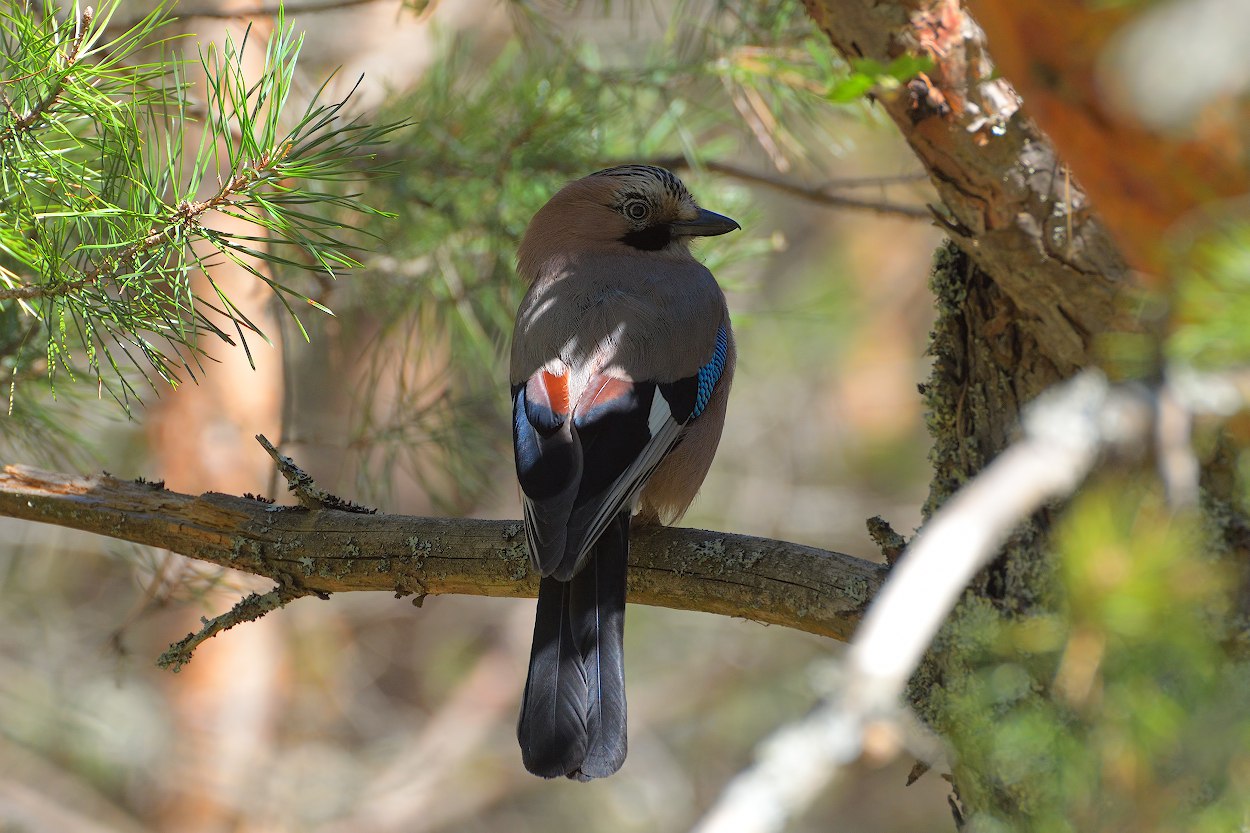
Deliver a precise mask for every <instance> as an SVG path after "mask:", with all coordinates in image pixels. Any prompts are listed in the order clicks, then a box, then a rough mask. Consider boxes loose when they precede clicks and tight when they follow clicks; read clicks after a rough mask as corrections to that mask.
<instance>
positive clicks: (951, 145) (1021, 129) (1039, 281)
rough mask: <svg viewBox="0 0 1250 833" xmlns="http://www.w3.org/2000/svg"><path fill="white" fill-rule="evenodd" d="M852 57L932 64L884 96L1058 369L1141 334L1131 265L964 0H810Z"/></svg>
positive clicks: (817, 17) (953, 220) (962, 228)
mask: <svg viewBox="0 0 1250 833" xmlns="http://www.w3.org/2000/svg"><path fill="white" fill-rule="evenodd" d="M804 2H805V5H806V6H807V10H808V12H809V13H810V14H811V16H812V19H813V20H814V21H815V22H816V24H817V26H819V27H820V29H821V30H822V31H823V32H824V33H825V34H826V35H827V36H828V37H829V40H830V42H831V43H832V44H833V46H834V47H835V48H836V49H838V51H839V52H841V53H842V54H843V55H844V56H846V58H847V59H849V60H855V59H869V60H873V61H877V62H880V63H882V64H888V63H889V62H890V61H892V60H894V59H895V58H897V57H899V56H900V55H902V54H904V53H910V54H913V55H924V56H927V57H929V58H930V59H931V60H932V61H933V69H932V70H931V71H930V72H928V73H924V74H922V75H920V76H918V77H917V78H915V79H913V80H912V81H911V82H910V83H909V84H907V85H906V86H905V87H903V88H902V89H900V90H899V91H897V92H885V91H883V92H880V93H878V95H877V101H878V103H879V104H880V105H881V107H882V108H883V109H884V110H885V112H886V113H887V114H888V115H889V116H890V118H891V119H892V120H893V121H894V123H895V124H896V125H897V126H898V128H899V131H900V132H901V133H902V135H903V138H904V139H906V140H907V143H908V144H909V145H910V146H911V148H912V150H913V151H914V152H915V154H916V156H917V157H918V159H919V161H920V162H921V164H923V165H924V167H925V169H926V170H927V171H928V172H929V176H930V178H931V179H932V180H933V184H934V187H935V188H936V189H937V192H938V195H939V196H940V197H941V199H942V201H943V203H944V204H945V207H946V210H947V212H949V214H948V216H947V217H945V218H943V219H944V222H945V225H946V229H947V231H948V232H949V233H950V235H951V237H952V239H953V240H954V241H955V242H956V243H957V244H958V245H959V247H960V248H961V249H963V250H964V251H965V252H967V253H968V256H969V257H970V258H972V260H973V261H974V262H976V264H977V265H978V266H980V267H981V269H983V270H984V271H985V272H986V273H987V274H989V275H991V276H992V277H993V280H994V282H995V283H996V284H998V286H999V287H1000V288H1001V289H1002V290H1003V292H1004V293H1005V294H1006V295H1007V296H1008V297H1009V298H1010V299H1011V301H1012V302H1013V303H1014V304H1015V305H1016V307H1018V308H1019V313H1018V314H1017V315H1015V316H1014V319H1015V320H1016V321H1018V322H1019V323H1020V326H1021V327H1022V328H1023V329H1024V330H1025V331H1026V332H1028V333H1029V334H1030V335H1032V336H1033V338H1034V339H1035V340H1036V341H1037V343H1038V344H1039V345H1042V346H1044V347H1045V349H1046V351H1047V356H1046V358H1048V359H1049V360H1050V361H1052V362H1053V363H1054V365H1055V367H1056V369H1057V370H1058V371H1059V374H1060V375H1061V376H1069V375H1071V374H1072V373H1074V372H1075V371H1076V370H1078V369H1080V368H1082V367H1086V366H1089V365H1090V364H1093V363H1095V360H1096V355H1095V351H1094V350H1093V346H1094V345H1093V342H1094V338H1095V336H1096V335H1098V334H1102V333H1106V332H1108V331H1134V330H1139V329H1140V325H1138V324H1136V323H1134V321H1133V320H1132V318H1131V316H1129V315H1128V314H1127V313H1126V312H1125V311H1124V310H1123V309H1121V308H1120V307H1119V306H1118V305H1117V296H1118V295H1119V294H1120V292H1121V291H1122V289H1124V288H1125V287H1126V286H1127V285H1128V272H1127V269H1126V266H1125V263H1124V259H1123V257H1122V256H1121V254H1120V252H1119V251H1118V249H1116V247H1115V245H1114V243H1113V242H1112V241H1111V238H1110V236H1109V235H1108V233H1107V230H1106V228H1105V227H1104V226H1103V224H1102V223H1101V222H1099V221H1098V220H1097V219H1095V218H1094V217H1093V216H1092V214H1091V213H1090V208H1089V205H1088V201H1087V199H1086V197H1085V193H1084V192H1083V191H1082V190H1081V187H1080V185H1079V183H1077V182H1075V181H1074V180H1073V178H1072V177H1071V176H1070V175H1069V174H1068V172H1067V169H1066V168H1065V167H1064V165H1063V164H1062V162H1061V161H1060V160H1059V158H1058V156H1057V155H1056V153H1055V149H1054V147H1053V146H1052V145H1051V143H1050V141H1049V140H1048V139H1047V138H1046V136H1045V135H1044V134H1043V133H1042V132H1041V131H1040V130H1038V129H1037V126H1036V125H1034V124H1033V123H1032V122H1031V121H1030V120H1029V119H1027V118H1025V117H1024V116H1023V115H1022V114H1021V113H1020V112H1019V106H1020V100H1019V97H1018V96H1017V95H1016V92H1015V90H1014V89H1012V87H1011V85H1010V84H1008V83H1007V82H1006V81H1005V80H1003V79H1002V78H1000V77H998V75H997V73H996V72H995V69H994V65H993V63H992V62H991V61H990V58H989V52H988V48H987V45H986V41H985V34H984V32H982V31H981V29H980V27H979V26H977V24H976V21H975V20H973V19H972V18H971V17H970V16H969V15H968V14H967V13H966V12H965V11H964V9H963V8H961V6H960V3H959V2H957V0H897V2H890V3H879V2H876V0H804Z"/></svg>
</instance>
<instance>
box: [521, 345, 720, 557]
mask: <svg viewBox="0 0 1250 833" xmlns="http://www.w3.org/2000/svg"><path fill="white" fill-rule="evenodd" d="M727 353H728V330H727V328H726V326H725V325H724V324H722V325H721V326H720V328H719V330H718V331H717V334H716V340H715V343H714V347H713V352H712V355H711V357H710V358H709V359H708V361H707V362H706V363H705V364H704V365H703V366H702V367H700V368H699V369H698V370H697V371H696V372H695V373H693V374H691V375H689V376H687V377H684V378H681V379H677V380H675V381H672V382H655V381H630V380H626V379H622V378H619V377H616V376H612V375H611V374H610V373H606V372H605V373H600V374H596V375H594V376H592V377H591V378H590V380H589V383H588V384H587V385H586V387H585V388H584V389H583V392H582V394H581V396H580V397H579V399H578V400H577V401H576V402H570V401H569V397H568V377H567V376H563V377H561V376H553V375H552V374H550V373H547V372H545V371H541V370H540V371H539V372H538V373H535V374H534V375H533V376H532V377H530V379H529V380H527V381H526V382H525V383H524V384H522V385H518V386H517V388H516V392H515V394H514V397H515V398H514V400H513V440H514V443H515V447H516V460H517V477H518V479H519V480H520V483H521V491H522V493H523V501H522V502H523V504H524V510H525V530H526V537H527V540H528V541H529V545H530V555H531V559H532V560H533V563H534V566H535V567H536V568H537V569H538V571H539V573H540V574H542V575H544V576H548V575H554V576H555V577H556V578H557V579H559V580H561V581H568V580H569V579H570V578H572V576H573V575H574V574H575V573H577V571H578V570H580V569H581V567H582V565H583V564H584V563H585V560H586V557H587V556H588V554H589V553H590V551H591V549H592V548H593V547H594V544H595V542H596V541H597V540H598V538H599V536H600V535H601V534H602V533H603V530H604V528H605V527H606V526H607V525H608V524H609V523H610V522H611V520H612V518H614V517H615V516H616V515H617V514H618V513H619V512H621V511H622V510H623V509H632V508H633V505H634V502H635V500H636V499H637V497H638V493H639V491H641V489H642V487H643V486H644V485H645V484H646V482H647V478H648V477H650V476H651V473H652V472H653V471H654V470H655V468H656V466H658V465H659V464H660V461H661V460H663V459H664V456H665V455H666V454H668V452H669V451H670V450H672V448H673V446H674V445H676V444H677V442H678V440H679V439H680V438H681V433H682V429H683V428H684V427H685V426H686V425H687V424H688V423H689V422H690V421H691V420H693V419H696V418H698V416H699V414H700V413H702V411H703V408H704V407H705V406H706V405H707V402H708V399H709V398H710V397H711V395H712V390H713V388H714V387H715V385H716V382H717V380H718V379H719V378H720V375H721V373H722V372H723V371H724V368H725V362H726V356H727Z"/></svg>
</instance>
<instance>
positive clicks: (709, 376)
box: [690, 324, 729, 419]
mask: <svg viewBox="0 0 1250 833" xmlns="http://www.w3.org/2000/svg"><path fill="white" fill-rule="evenodd" d="M728 354H729V333H728V331H726V329H725V325H724V324H721V325H720V327H719V328H718V329H717V330H716V348H715V349H714V350H713V351H712V358H711V360H710V361H709V362H708V363H707V364H705V365H703V367H700V368H699V377H698V378H699V392H698V393H697V394H696V396H695V400H694V409H693V410H692V411H691V412H690V418H691V419H694V418H695V417H697V416H698V415H699V414H701V413H703V409H704V408H706V407H707V403H708V400H710V399H711V398H712V391H713V390H714V389H715V388H716V382H717V381H718V380H719V379H720V375H721V374H722V373H724V372H725V359H726V358H727V357H728Z"/></svg>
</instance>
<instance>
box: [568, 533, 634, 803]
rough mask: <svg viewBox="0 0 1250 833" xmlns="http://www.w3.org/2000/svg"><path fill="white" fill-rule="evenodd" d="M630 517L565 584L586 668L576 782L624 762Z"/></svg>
mask: <svg viewBox="0 0 1250 833" xmlns="http://www.w3.org/2000/svg"><path fill="white" fill-rule="evenodd" d="M628 554H629V515H628V514H626V513H622V514H621V515H618V516H617V517H616V518H615V519H614V520H613V521H612V522H611V523H609V524H608V527H607V529H605V530H604V532H603V535H602V536H601V537H600V538H599V541H598V543H596V545H595V553H594V557H593V558H592V559H591V560H590V561H589V562H588V563H587V564H586V566H585V567H583V568H582V571H581V572H580V573H578V574H577V575H575V576H574V577H573V580H572V581H571V582H570V584H571V585H572V591H573V592H572V593H571V594H570V596H569V605H570V607H569V614H570V617H571V621H572V624H573V638H574V640H575V641H576V643H577V646H578V650H579V651H580V652H581V656H582V662H583V663H584V664H585V667H586V679H587V688H588V692H587V693H588V695H589V697H588V701H587V712H586V734H587V743H586V758H585V760H584V761H582V765H581V768H580V771H579V772H577V773H570V774H569V777H570V778H573V777H576V778H578V779H579V780H583V781H585V780H589V779H591V778H605V777H607V776H609V775H611V774H612V773H614V772H616V771H617V770H618V769H620V768H621V764H623V763H624V762H625V744H626V732H625V655H624V647H625V646H624V639H625V567H626V561H627V559H628Z"/></svg>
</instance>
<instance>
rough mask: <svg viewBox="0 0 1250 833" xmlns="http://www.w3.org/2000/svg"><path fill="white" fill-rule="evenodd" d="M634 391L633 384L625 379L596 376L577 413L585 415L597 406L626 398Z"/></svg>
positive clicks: (584, 394)
mask: <svg viewBox="0 0 1250 833" xmlns="http://www.w3.org/2000/svg"><path fill="white" fill-rule="evenodd" d="M633 390H634V385H633V383H632V382H627V381H625V380H624V379H617V378H615V377H613V376H604V375H601V376H595V377H593V378H591V380H590V384H589V385H587V386H586V393H583V394H582V398H581V399H580V400H579V401H578V403H577V411H578V413H583V414H584V413H586V412H587V411H590V410H591V409H593V408H594V407H595V406H596V405H603V404H605V403H607V402H611V401H612V400H613V399H616V398H618V397H621V396H626V395H628V394H630V393H632V392H633ZM592 391H593V393H592Z"/></svg>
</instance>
